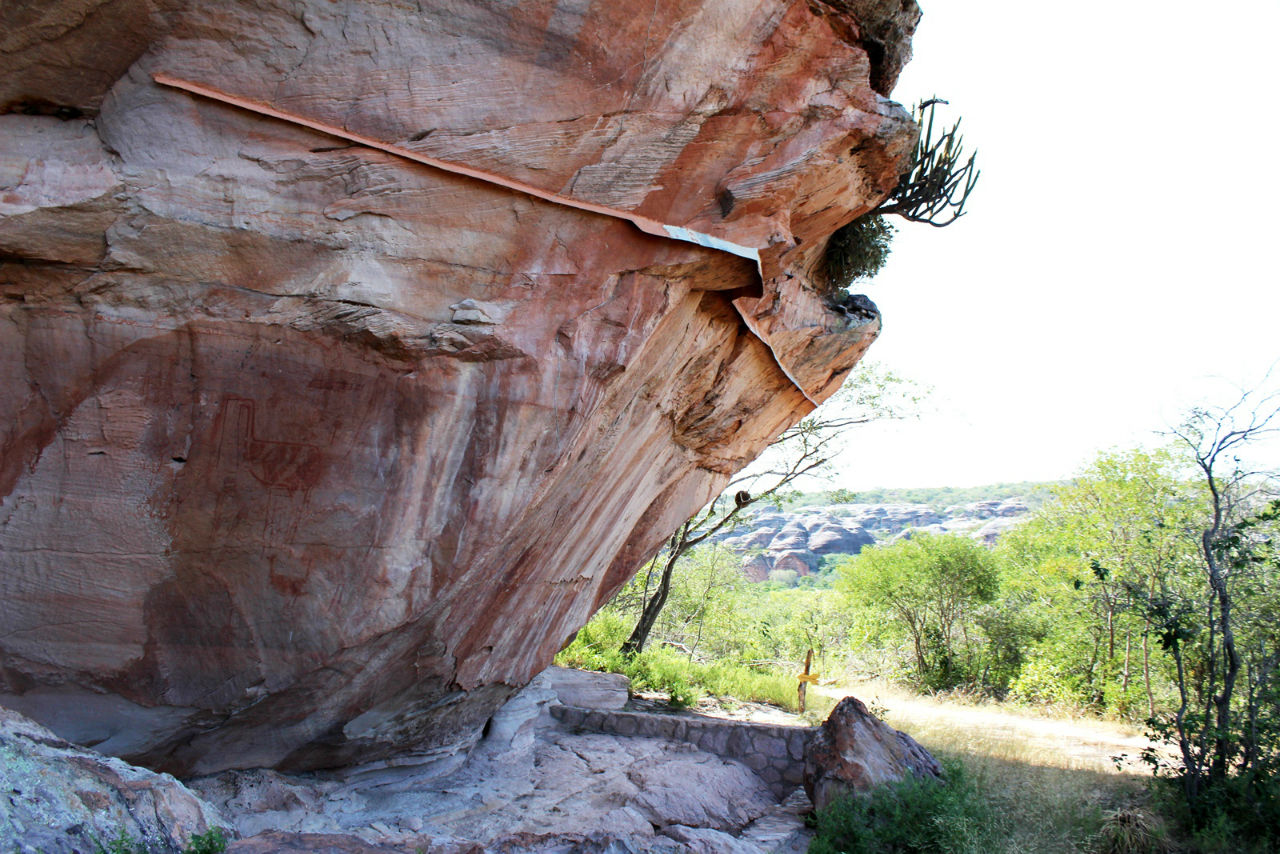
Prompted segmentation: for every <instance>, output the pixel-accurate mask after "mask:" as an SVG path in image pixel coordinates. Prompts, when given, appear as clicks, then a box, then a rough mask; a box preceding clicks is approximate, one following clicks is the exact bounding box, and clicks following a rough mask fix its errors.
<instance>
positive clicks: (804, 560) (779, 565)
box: [769, 549, 819, 577]
mask: <svg viewBox="0 0 1280 854" xmlns="http://www.w3.org/2000/svg"><path fill="white" fill-rule="evenodd" d="M769 556H770V557H771V558H772V559H773V570H772V571H773V572H779V571H782V570H789V571H791V572H794V573H796V574H798V575H800V576H801V577H804V576H806V575H813V574H814V573H815V572H817V571H818V564H819V561H818V556H817V555H816V554H814V553H813V552H811V551H807V550H801V549H793V550H792V551H786V552H777V553H770V555H769Z"/></svg>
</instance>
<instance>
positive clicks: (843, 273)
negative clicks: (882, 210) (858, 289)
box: [822, 214, 895, 302]
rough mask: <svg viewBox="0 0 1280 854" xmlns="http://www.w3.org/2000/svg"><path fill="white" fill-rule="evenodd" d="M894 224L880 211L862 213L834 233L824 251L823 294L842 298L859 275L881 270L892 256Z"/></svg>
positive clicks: (868, 276)
mask: <svg viewBox="0 0 1280 854" xmlns="http://www.w3.org/2000/svg"><path fill="white" fill-rule="evenodd" d="M894 231H895V229H894V227H893V226H892V225H890V224H889V222H888V220H886V219H885V218H884V217H882V216H879V215H878V214H867V215H866V216H860V217H858V218H857V219H855V220H854V221H853V222H851V223H849V224H848V225H846V226H845V227H844V228H841V229H839V230H837V231H836V233H835V234H833V235H831V239H830V240H828V241H827V249H826V252H825V253H824V255H823V270H822V272H823V275H824V277H825V279H826V289H825V290H824V292H823V296H825V297H827V298H828V299H830V300H832V301H833V302H839V301H840V300H841V299H843V298H844V297H845V296H846V295H847V289H848V288H849V286H850V285H852V284H853V283H854V282H856V281H859V280H860V279H869V278H871V277H872V276H874V275H875V274H876V273H879V272H880V270H881V268H883V267H884V265H885V262H886V261H888V260H889V244H890V243H891V242H892V241H893V235H894Z"/></svg>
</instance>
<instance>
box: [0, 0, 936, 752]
mask: <svg viewBox="0 0 1280 854" xmlns="http://www.w3.org/2000/svg"><path fill="white" fill-rule="evenodd" d="M858 5H859V4H857V3H848V2H842V3H840V4H823V3H809V2H805V1H804V0H720V2H715V0H679V2H669V3H660V4H656V5H653V6H645V7H644V8H640V7H639V6H637V5H635V4H628V3H588V2H586V0H581V2H576V0H568V2H565V0H561V1H560V2H551V0H522V2H484V0H457V2H435V3H425V4H416V5H415V4H405V3H398V2H391V0H381V2H369V3H357V4H337V3H332V2H328V0H241V1H240V2H232V0H216V2H211V3H203V4H192V5H191V6H190V7H188V6H186V5H185V4H179V3H175V2H167V0H105V2H89V0H59V1H58V2H44V0H42V2H39V3H36V2H18V3H16V4H13V3H10V4H6V6H5V8H4V9H3V10H0V23H2V24H4V27H3V28H2V29H0V31H2V32H3V35H2V36H0V68H3V69H5V70H6V73H5V74H0V109H2V110H3V111H4V113H3V114H0V289H2V290H3V297H4V299H3V302H2V303H0V376H2V377H3V378H4V382H3V384H2V385H0V550H2V557H0V561H2V565H0V570H2V572H0V703H4V704H5V705H9V706H11V707H13V708H17V709H19V710H21V711H23V712H24V713H26V714H30V715H32V716H33V717H36V718H37V719H39V720H41V721H42V722H44V723H46V724H47V725H50V726H52V727H53V728H54V729H55V730H56V731H58V732H59V733H60V734H62V735H63V736H64V737H68V738H71V739H73V740H75V741H79V742H81V743H86V744H91V745H96V746H97V747H98V748H99V749H102V750H104V751H107V752H111V753H116V754H119V755H123V756H126V757H128V758H130V759H132V760H134V761H140V762H143V763H145V764H149V765H151V766H153V767H161V768H164V769H167V770H173V771H177V772H183V773H208V772H212V771H216V770H220V769H225V768H235V767H253V766H278V767H283V768H295V769H297V768H314V767H324V766H332V765H337V764H342V763H346V762H349V761H351V760H352V759H353V758H357V757H358V758H360V759H362V760H368V759H370V758H372V757H376V756H379V755H384V754H387V753H390V752H392V751H395V750H403V749H405V747H406V746H411V747H413V748H414V749H416V750H418V751H420V752H424V753H430V752H431V751H441V752H444V753H449V752H451V751H456V750H458V749H459V747H465V746H466V745H467V744H469V743H471V742H472V741H473V740H474V739H475V738H476V737H477V735H478V732H479V730H480V727H481V726H482V725H483V723H484V721H485V720H486V719H487V718H488V716H489V715H490V714H491V712H492V711H493V709H495V708H496V707H497V705H498V704H499V703H500V702H501V701H502V700H503V699H504V698H505V697H506V696H508V695H509V694H510V693H511V692H512V691H513V690H514V689H515V687H518V686H520V685H523V684H524V683H526V682H527V681H528V680H529V679H530V678H531V677H532V675H533V674H535V673H537V672H538V671H539V670H541V669H542V668H543V667H544V666H545V665H546V664H547V663H548V662H549V661H550V659H551V657H552V655H553V654H554V653H555V651H556V650H557V649H558V648H559V646H560V645H561V644H562V643H563V642H564V641H565V639H566V638H567V637H569V636H570V635H571V634H572V633H573V632H574V631H575V630H576V629H577V628H578V627H579V626H580V625H581V624H582V623H583V622H585V620H586V619H587V618H588V617H589V615H590V614H591V613H592V611H593V610H594V609H595V608H596V607H598V606H599V605H600V604H601V603H602V602H603V601H605V600H606V599H607V598H608V597H609V596H610V595H612V593H613V592H614V591H615V590H616V589H617V588H618V587H619V586H620V585H621V584H622V583H623V582H624V581H625V580H626V578H627V577H628V576H629V575H630V574H631V573H632V572H633V571H634V570H635V568H636V567H637V566H638V564H639V562H640V561H641V560H642V559H644V558H645V557H646V556H647V555H649V554H651V553H652V552H653V551H654V550H656V549H657V548H658V546H659V545H660V543H661V542H662V540H663V539H664V537H665V536H666V535H667V534H668V533H669V532H670V530H672V529H673V528H674V526H675V525H677V524H678V523H679V522H680V521H681V520H683V519H684V518H685V517H687V516H688V515H689V514H690V513H691V512H692V511H693V510H695V509H696V508H697V507H699V506H701V505H702V504H703V503H704V502H705V501H707V500H708V499H709V498H710V497H711V496H712V495H714V494H715V493H716V492H717V491H718V490H719V489H721V488H722V486H723V484H724V483H725V481H726V478H727V477H728V476H729V475H730V474H731V473H732V472H734V471H736V470H738V469H739V468H741V467H742V466H743V465H745V464H746V463H747V462H748V461H749V460H750V459H751V458H753V457H754V456H755V455H756V454H757V453H758V452H759V451H760V450H761V449H762V448H763V447H764V446H765V445H766V444H767V443H768V442H769V441H770V440H771V439H772V437H774V436H775V435H777V434H778V433H779V432H780V431H781V430H782V429H784V428H785V427H786V426H787V425H789V424H791V423H793V422H794V421H796V420H797V419H799V418H800V417H802V416H804V415H805V414H806V413H807V412H809V411H810V410H811V409H812V407H813V406H814V405H815V404H816V403H818V402H820V401H821V400H823V399H825V397H826V396H828V395H829V394H831V393H832V392H833V391H834V390H835V388H836V387H837V386H838V385H839V382H840V381H841V380H842V379H843V377H844V376H845V375H846V374H847V372H848V371H849V369H850V368H851V367H852V366H853V364H854V363H855V362H856V361H857V359H858V358H860V356H861V355H862V353H863V352H864V351H865V349H866V347H867V346H868V345H869V344H870V343H871V341H872V340H873V339H874V337H875V335H876V333H877V332H878V330H879V318H878V316H876V315H874V314H873V313H867V312H863V313H857V312H854V313H852V314H851V313H849V312H847V311H843V310H833V309H831V308H828V307H827V306H826V305H824V304H823V302H822V301H821V300H820V299H818V298H817V297H816V296H815V295H814V293H813V291H812V290H811V289H810V287H809V284H810V282H809V277H810V271H811V270H812V269H813V268H814V265H815V263H816V261H817V259H818V257H819V256H820V253H821V250H822V247H823V244H824V243H825V239H826V237H827V236H828V235H829V234H830V233H831V232H832V231H833V230H834V229H835V228H837V227H838V226H840V225H842V224H844V223H845V222H848V221H849V220H851V219H852V218H853V217H855V216H857V215H859V214H860V213H862V212H864V211H865V210H867V209H869V208H870V207H872V206H873V205H875V204H876V203H877V202H878V201H879V200H880V199H881V198H882V197H883V196H884V194H885V193H886V192H888V190H889V189H891V188H892V186H893V185H894V182H895V180H896V175H897V173H898V171H899V169H900V168H901V165H902V162H903V159H904V157H906V155H907V153H908V151H909V149H910V146H911V145H912V143H913V140H914V127H913V126H912V125H911V123H910V121H909V119H908V117H907V116H906V115H905V114H904V113H903V111H902V110H901V108H899V107H898V106H897V105H895V104H892V103H891V102H889V101H887V100H886V99H885V98H884V97H883V96H882V95H883V93H886V92H887V91H888V88H887V87H888V86H891V85H892V79H891V78H892V76H893V75H896V71H897V67H900V64H901V59H902V56H903V55H904V50H905V48H904V46H903V45H902V44H901V43H899V44H897V45H896V47H895V51H896V52H889V53H886V51H885V49H884V46H883V44H882V42H883V36H882V35H874V34H872V33H871V28H867V32H868V35H867V36H866V37H865V38H864V36H863V29H864V28H863V26H862V24H860V22H859V20H858V12H857V7H858ZM862 5H865V6H866V7H867V8H868V11H867V16H868V21H873V22H874V23H875V26H874V30H875V33H879V34H883V33H884V32H893V31H894V30H893V26H890V24H891V23H892V22H893V21H897V24H895V25H894V26H897V27H898V29H899V31H902V32H906V33H909V32H910V28H911V26H914V21H915V17H917V16H918V12H916V11H915V9H914V3H911V2H907V3H905V4H890V5H892V6H894V8H892V9H889V10H888V11H886V9H885V8H881V7H885V5H886V4H884V3H870V2H868V3H865V4H862ZM899 5H900V6H901V8H899ZM894 16H896V17H894ZM126 21H127V24H126V23H123V22H126ZM886 21H888V22H889V23H886ZM873 36H874V37H873ZM876 39H879V41H876ZM877 45H878V46H877ZM886 56H889V57H890V58H889V59H888V60H886V59H885V57H886ZM895 62H896V63H897V66H894V65H893V63H895ZM9 71H12V73H8V72H9ZM157 80H161V81H169V83H166V84H162V83H158V82H157ZM175 80H176V81H185V82H186V83H188V84H191V86H198V87H204V90H207V91H208V92H212V93H215V96H214V97H210V96H207V95H200V94H193V93H192V91H191V90H183V89H181V88H176V87H175V86H174V85H170V84H171V83H172V81H175ZM886 81H887V82H886ZM873 83H874V88H873ZM877 90H878V91H877ZM353 140H354V141H355V142H353ZM360 140H364V141H365V143H364V144H358V141H360ZM406 154H408V155H414V154H417V155H421V156H422V158H427V159H429V160H431V161H432V162H434V161H440V162H441V163H443V164H445V166H446V167H448V166H449V165H450V164H452V165H453V166H456V167H457V168H456V169H454V170H453V171H451V170H450V168H437V167H436V166H431V165H424V163H422V162H418V161H416V160H414V159H412V157H410V156H406ZM513 188H515V189H513ZM521 188H523V189H525V190H528V191H529V192H523V191H521ZM531 193H532V194H531ZM637 226H639V227H637ZM645 232H650V233H645ZM663 235H666V236H663ZM690 241H694V242H690ZM697 242H702V243H708V244H711V246H709V247H708V246H701V245H697ZM716 247H719V248H716ZM726 247H727V248H728V249H729V250H730V251H725V248H726ZM735 253H736V254H735Z"/></svg>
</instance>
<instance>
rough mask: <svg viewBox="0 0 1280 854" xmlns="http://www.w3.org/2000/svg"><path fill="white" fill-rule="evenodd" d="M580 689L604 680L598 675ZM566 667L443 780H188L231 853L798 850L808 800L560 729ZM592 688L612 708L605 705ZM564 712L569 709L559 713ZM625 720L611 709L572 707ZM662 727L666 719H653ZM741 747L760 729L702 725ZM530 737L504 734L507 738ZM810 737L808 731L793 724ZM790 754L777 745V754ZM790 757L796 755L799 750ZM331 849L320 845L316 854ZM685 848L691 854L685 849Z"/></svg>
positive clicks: (724, 764)
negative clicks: (226, 820)
mask: <svg viewBox="0 0 1280 854" xmlns="http://www.w3.org/2000/svg"><path fill="white" fill-rule="evenodd" d="M577 677H578V678H577V679H576V680H575V683H581V682H589V681H593V680H594V681H597V682H601V683H602V684H611V680H609V679H607V678H606V677H605V676H604V674H578V675H577ZM568 684H569V680H567V679H565V678H564V674H563V672H557V670H553V671H551V672H548V673H544V674H541V675H539V676H538V677H537V678H536V679H535V680H534V681H533V682H532V683H530V685H529V686H528V687H526V688H525V689H524V690H523V691H521V692H520V693H519V694H518V695H517V696H516V697H515V698H514V699H513V700H512V701H511V702H509V703H508V704H507V705H506V706H504V707H503V709H502V710H501V712H500V713H499V715H498V717H505V718H508V719H509V720H508V725H507V726H506V728H505V730H504V731H499V730H498V729H497V728H491V729H490V731H489V733H488V735H487V736H486V737H485V738H484V740H482V741H481V742H480V744H479V746H478V747H477V749H476V750H475V751H473V752H472V754H471V755H470V757H469V758H468V759H467V762H466V764H465V765H463V766H462V767H460V768H458V769H457V770H455V771H453V772H451V773H449V774H446V775H443V776H441V775H439V774H437V773H436V771H437V770H438V769H433V768H428V767H424V766H420V765H415V764H413V763H398V762H393V761H391V762H380V763H370V764H367V765H360V766H354V767H351V768H348V769H345V770H344V771H343V772H342V773H340V774H332V773H330V774H323V775H314V774H284V773H280V772H277V771H272V770H265V769H257V770H252V771H226V772H223V773H221V774H218V775H214V776H211V777H206V778H201V779H198V780H194V781H192V782H191V786H192V787H193V788H194V789H195V790H196V791H198V792H200V793H201V795H202V796H203V797H205V798H206V799H207V800H209V801H210V802H211V803H214V804H217V805H218V806H219V807H220V808H221V809H222V810H223V811H224V812H225V814H226V815H228V816H229V817H230V818H231V820H232V821H233V822H234V825H235V828H236V830H237V831H238V832H239V833H240V835H241V836H242V837H243V838H244V841H242V842H240V843H237V846H235V847H233V848H232V850H233V851H245V852H250V851H267V850H272V849H271V848H270V845H272V844H274V845H277V846H278V847H279V850H286V851H311V850H318V851H330V850H332V851H335V852H337V851H353V852H366V851H367V852H372V851H397V852H399V851H415V850H418V849H424V850H428V851H432V852H438V854H446V852H448V854H455V852H456V854H461V853H462V852H467V851H470V850H471V849H470V848H469V847H468V846H477V848H476V850H477V851H512V852H526V851H527V852H544V851H545V852H552V851H567V850H575V851H582V852H597V851H598V852H605V851H614V852H637V854H638V852H668V851H669V852H677V851H686V850H702V851H723V852H734V853H735V854H764V852H776V851H795V852H798V851H803V850H804V847H805V840H806V833H805V832H804V830H803V824H802V822H801V820H800V818H799V815H798V813H799V811H800V804H801V803H803V804H804V805H805V806H807V801H803V796H801V798H800V800H799V801H798V802H797V801H796V800H794V799H792V800H789V801H787V802H786V803H782V804H779V802H778V799H777V798H776V797H775V796H774V794H773V793H772V792H771V791H770V790H769V789H768V787H767V786H766V785H765V783H764V782H763V781H762V779H761V778H760V777H759V776H757V774H755V773H752V771H751V770H749V769H748V767H747V766H746V765H745V764H744V763H742V762H738V761H733V760H728V759H725V758H723V757H722V756H718V755H714V754H712V753H710V752H704V751H702V750H699V749H696V748H695V747H693V746H691V745H690V744H687V743H681V742H676V741H672V740H669V739H667V738H654V737H649V736H646V735H645V734H643V733H639V732H636V731H635V730H634V729H633V730H632V732H631V734H630V735H621V734H614V735H608V734H602V733H599V732H584V731H583V728H582V727H581V726H578V725H573V724H570V725H567V726H561V725H560V724H558V723H557V720H558V719H559V718H560V717H562V715H556V716H552V715H550V714H546V713H545V711H546V709H545V705H544V704H545V701H546V700H547V698H548V697H550V698H552V699H553V700H555V701H560V700H564V699H568V698H570V697H574V696H576V697H579V698H581V697H583V696H586V695H585V694H584V693H583V692H582V691H581V684H573V685H570V687H569V688H568V690H567V691H566V693H565V694H560V693H559V689H558V688H557V687H556V686H558V685H568ZM606 694H607V691H600V692H596V693H595V694H594V696H602V699H603V701H604V703H605V705H607V706H612V705H613V703H612V699H611V698H609V697H607V696H603V695H606ZM558 708H560V710H561V711H562V712H563V711H564V710H565V707H558ZM573 711H576V712H579V713H581V712H584V711H590V713H591V714H593V715H600V714H604V715H606V716H608V715H621V714H624V713H621V712H616V711H610V710H609V709H600V708H596V709H582V708H578V709H574V710H573ZM648 717H651V718H654V719H664V722H666V721H670V722H675V718H674V717H673V716H666V715H656V714H655V715H650V716H648ZM708 725H715V726H718V727H719V728H721V729H723V730H724V735H725V736H731V735H733V734H734V733H739V735H737V736H736V737H738V738H742V737H744V736H743V734H745V737H746V738H747V739H748V740H750V739H751V737H752V735H753V734H755V732H756V729H757V728H755V727H752V726H751V725H744V724H735V723H734V722H730V721H714V722H708ZM513 731H514V732H517V733H520V734H522V736H523V735H524V734H530V735H532V737H530V738H524V737H517V738H515V739H510V738H509V733H510V732H513ZM795 732H796V733H797V734H803V735H805V736H807V735H808V732H809V730H808V729H807V728H796V730H795ZM784 750H785V747H784ZM796 755H797V757H798V756H799V752H797V754H796ZM324 846H328V847H324ZM687 846H693V847H687Z"/></svg>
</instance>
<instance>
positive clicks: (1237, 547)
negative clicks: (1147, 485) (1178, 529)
mask: <svg viewBox="0 0 1280 854" xmlns="http://www.w3.org/2000/svg"><path fill="white" fill-rule="evenodd" d="M1277 432H1280V391H1276V392H1272V393H1270V394H1265V393H1262V392H1257V391H1246V392H1244V393H1242V394H1241V395H1240V396H1239V398H1238V399H1237V400H1236V401H1235V402H1234V403H1233V404H1231V405H1229V406H1225V407H1198V408H1196V409H1193V410H1192V411H1191V412H1190V413H1189V414H1188V416H1187V418H1186V419H1185V420H1184V422H1183V423H1182V424H1181V425H1179V426H1178V427H1177V428H1176V429H1175V430H1174V431H1173V435H1174V436H1175V437H1176V438H1177V439H1178V440H1179V441H1180V442H1181V443H1182V445H1183V446H1184V447H1185V448H1186V449H1187V451H1188V452H1189V454H1190V456H1191V458H1192V461H1193V464H1194V467H1195V470H1196V471H1197V473H1198V475H1199V477H1200V480H1201V483H1202V484H1203V486H1204V490H1205V503H1206V513H1205V522H1204V524H1203V526H1202V527H1201V529H1200V531H1199V545H1200V554H1199V558H1200V561H1199V567H1198V570H1199V572H1198V578H1197V584H1196V585H1195V586H1194V587H1191V588H1190V589H1188V590H1161V591H1160V592H1159V594H1158V595H1154V596H1150V597H1148V598H1147V600H1146V603H1145V605H1146V612H1147V613H1148V614H1149V615H1150V617H1151V618H1152V620H1153V621H1154V622H1155V623H1156V624H1157V625H1158V626H1159V628H1160V631H1161V643H1162V644H1163V646H1164V647H1165V648H1166V649H1167V650H1168V651H1169V653H1170V655H1171V656H1172V657H1173V659H1174V662H1175V665H1176V670H1177V686H1178V696H1179V704H1178V708H1177V710H1176V711H1175V712H1174V713H1173V715H1172V716H1171V717H1170V718H1167V719H1165V720H1163V721H1162V722H1158V723H1162V724H1163V726H1162V727H1161V729H1162V730H1163V731H1164V732H1165V733H1166V734H1167V735H1168V737H1169V738H1170V739H1171V740H1172V741H1173V743H1174V744H1175V746H1176V747H1177V749H1178V752H1179V760H1180V761H1179V764H1178V766H1177V767H1175V768H1173V769H1172V772H1173V774H1174V776H1175V777H1176V778H1177V779H1178V780H1179V782H1180V783H1181V788H1182V793H1183V796H1184V799H1185V804H1186V807H1187V811H1188V816H1189V817H1190V819H1191V822H1192V824H1193V826H1198V827H1205V826H1208V825H1210V824H1212V823H1215V822H1220V821H1228V822H1235V823H1240V824H1243V825H1247V826H1248V827H1249V828H1251V829H1252V830H1253V831H1255V832H1257V833H1265V834H1266V838H1267V839H1269V840H1272V841H1280V831H1277V822H1278V821H1280V783H1277V781H1276V779H1275V773H1276V771H1277V770H1280V753H1278V750H1277V749H1278V743H1280V691H1278V690H1277V685H1276V681H1275V672H1276V667H1277V664H1278V663H1280V636H1278V635H1277V632H1276V629H1277V624H1276V616H1275V615H1276V611H1275V606H1276V604H1277V595H1276V594H1277V584H1278V581H1277V572H1278V571H1280V565H1278V564H1277V561H1276V551H1275V543H1276V542H1277V538H1278V537H1280V504H1277V503H1275V502H1273V503H1271V504H1270V505H1263V504H1262V503H1261V498H1262V492H1263V491H1264V490H1265V489H1267V487H1268V484H1269V483H1270V482H1271V481H1270V479H1269V478H1267V477H1265V473H1261V472H1258V471H1251V470H1249V469H1248V468H1246V467H1245V466H1243V465H1242V464H1241V461H1240V456H1239V454H1241V453H1242V452H1243V450H1244V448H1245V446H1247V445H1248V444H1249V443H1251V442H1253V441H1256V440H1257V439H1259V438H1262V437H1264V436H1266V435H1267V434H1272V433H1277ZM1242 677H1243V679H1244V682H1243V684H1242V683H1241V681H1240V680H1241V678H1242ZM1148 756H1149V758H1151V759H1152V761H1153V762H1154V763H1155V764H1156V765H1157V766H1159V764H1160V763H1159V759H1158V758H1157V757H1156V756H1155V755H1154V754H1148Z"/></svg>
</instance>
